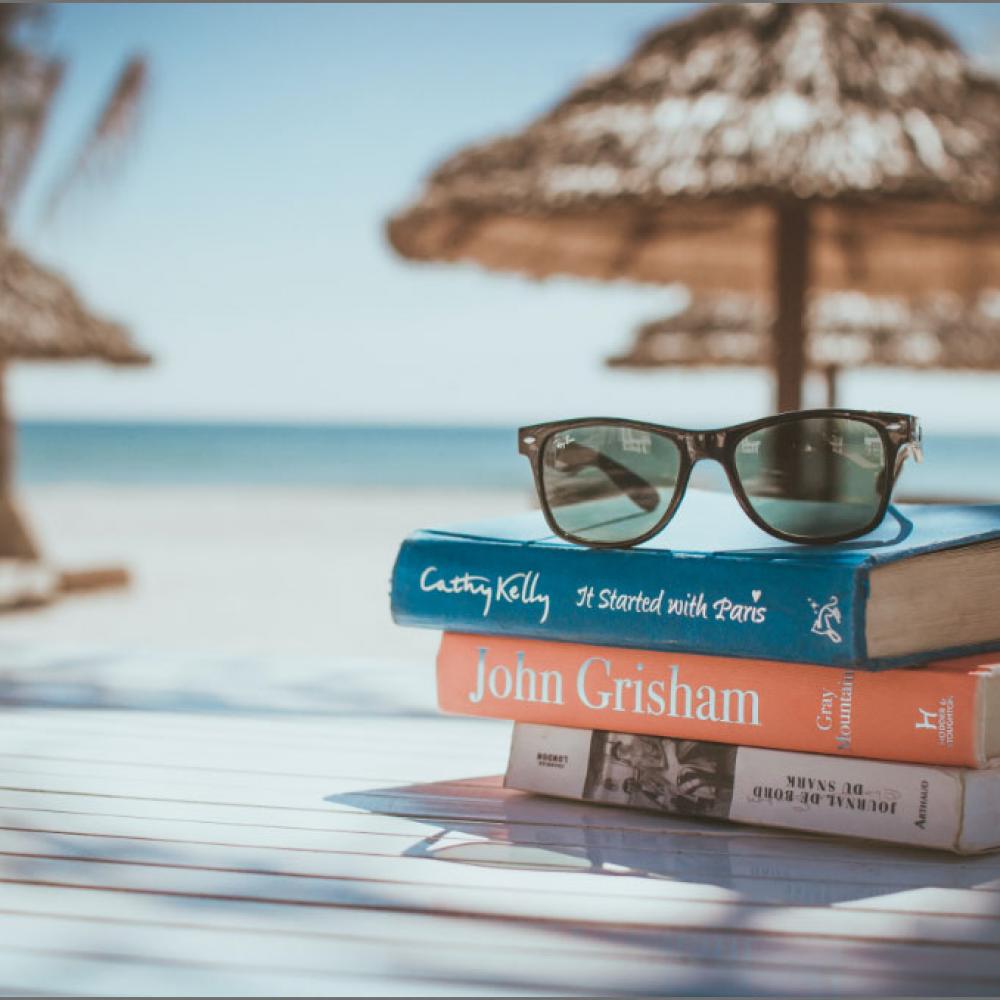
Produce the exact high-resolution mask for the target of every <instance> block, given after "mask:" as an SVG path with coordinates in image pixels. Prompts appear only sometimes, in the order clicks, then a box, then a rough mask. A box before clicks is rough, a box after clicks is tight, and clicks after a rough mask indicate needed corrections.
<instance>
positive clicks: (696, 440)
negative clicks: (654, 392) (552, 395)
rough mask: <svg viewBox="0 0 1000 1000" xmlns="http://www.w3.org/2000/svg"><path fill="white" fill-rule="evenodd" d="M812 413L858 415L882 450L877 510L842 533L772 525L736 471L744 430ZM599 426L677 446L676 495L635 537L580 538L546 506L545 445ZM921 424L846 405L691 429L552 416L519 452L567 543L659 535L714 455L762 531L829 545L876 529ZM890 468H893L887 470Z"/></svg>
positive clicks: (526, 432)
mask: <svg viewBox="0 0 1000 1000" xmlns="http://www.w3.org/2000/svg"><path fill="white" fill-rule="evenodd" d="M814 418H827V419H837V418H839V419H845V420H857V421H860V422H862V423H865V424H868V425H869V426H870V427H873V428H874V429H875V430H876V431H877V432H878V435H879V438H880V439H881V441H882V447H883V450H884V454H885V460H886V465H885V470H886V472H887V473H889V474H887V475H885V476H884V477H883V483H884V485H883V489H882V495H881V496H880V498H879V505H878V510H877V512H876V513H875V515H874V516H873V517H872V518H871V520H870V521H869V522H868V523H867V524H866V525H865V526H864V527H862V528H859V529H857V530H856V531H850V532H841V533H835V534H830V535H824V536H804V535H793V534H789V533H788V532H785V531H781V530H780V529H778V528H774V527H772V526H771V525H769V524H768V523H767V522H766V521H764V520H763V519H762V518H761V517H760V516H759V515H758V514H757V512H756V511H755V510H754V508H753V506H752V505H751V503H750V501H749V499H748V497H747V495H746V492H745V491H744V489H743V486H742V484H741V483H740V479H739V475H738V473H737V470H736V448H737V446H738V445H739V443H740V441H742V440H743V438H745V437H746V436H747V435H748V434H752V433H754V432H755V431H758V430H761V429H764V428H771V427H778V426H781V425H782V424H790V423H796V422H798V421H802V420H809V419H814ZM598 425H599V426H602V427H609V426H610V427H626V428H631V429H634V430H639V431H649V432H651V433H655V434H660V435H662V436H664V437H667V438H670V439H671V440H672V441H673V442H674V443H675V444H676V445H677V448H678V452H679V456H680V467H679V469H678V473H677V482H676V483H675V484H674V494H673V496H672V497H671V499H670V503H669V505H668V506H667V509H666V510H665V511H664V513H663V515H662V516H661V517H660V518H659V520H658V521H657V522H656V524H654V525H653V527H651V528H650V529H649V530H648V531H645V532H643V533H642V534H641V535H637V536H636V537H635V538H634V539H628V540H626V541H622V542H595V541H590V540H587V539H584V538H578V537H577V536H575V535H573V534H571V533H570V532H567V531H564V530H563V529H562V528H560V527H559V524H558V522H557V521H556V519H555V516H554V515H553V513H552V509H551V507H550V506H549V502H548V498H547V497H546V495H545V486H544V481H543V478H542V461H543V456H544V453H545V446H546V444H547V443H548V442H549V441H550V440H551V439H552V438H553V437H554V436H555V435H556V434H560V433H562V432H564V431H568V430H572V429H573V428H574V427H588V426H598ZM921 436H922V434H921V428H920V421H919V420H918V419H917V418H916V417H914V416H912V415H911V414H908V413H888V412H883V411H879V410H849V409H841V408H834V409H816V410H792V411H789V412H787V413H778V414H775V415H773V416H769V417H760V418H759V419H757V420H748V421H746V422H744V423H740V424H733V425H731V426H729V427H717V428H714V429H711V430H690V429H688V428H684V427H671V426H668V425H665V424H654V423H648V422H646V421H643V420H624V419H622V418H620V417H577V418H575V419H573V420H556V421H551V422H548V423H542V424H531V425H529V426H527V427H521V428H520V429H519V430H518V432H517V441H518V451H519V452H520V453H521V454H522V455H524V456H526V457H527V459H528V461H529V462H530V463H531V472H532V475H533V477H534V480H535V490H536V492H537V494H538V500H539V503H540V504H541V508H542V513H543V514H544V515H545V521H546V523H547V524H548V526H549V527H550V528H551V529H552V531H553V532H554V533H555V534H556V535H558V536H559V537H560V538H562V539H564V540H565V541H567V542H573V543H574V544H577V545H585V546H587V547H588V548H593V549H622V548H632V547H633V546H635V545H641V544H642V543H643V542H645V541H647V540H648V539H650V538H653V537H654V536H655V535H658V534H659V533H660V532H661V531H662V530H663V529H664V528H665V527H666V526H667V524H669V522H670V519H671V518H672V517H673V516H674V514H675V513H676V511H677V508H678V507H679V506H680V503H681V501H682V500H683V499H684V494H685V493H686V492H687V487H688V482H689V480H690V478H691V470H692V469H693V468H694V466H695V464H696V463H697V462H699V461H701V460H703V459H714V460H715V461H717V462H719V463H720V464H721V465H722V467H723V469H725V472H726V478H727V479H728V480H729V486H730V488H731V489H732V491H733V495H734V496H735V497H736V500H737V502H738V503H739V505H740V507H741V508H742V509H743V512H744V513H745V514H746V515H747V517H749V518H750V520H751V521H753V523H754V524H756V525H757V527H759V528H760V529H761V530H762V531H766V532H767V533H768V534H769V535H773V536H774V537H775V538H780V539H781V540H782V541H786V542H796V543H798V544H806V545H832V544H835V543H836V542H846V541H850V540H851V539H853V538H859V537H861V536H862V535H866V534H868V532H870V531H872V530H873V529H874V528H876V527H877V526H878V525H879V524H880V523H881V522H882V519H883V518H884V517H885V514H886V511H887V510H888V508H889V502H890V499H891V496H892V490H893V486H894V485H895V482H896V478H897V476H898V475H899V470H900V467H901V465H902V462H903V460H904V459H905V458H906V456H907V455H909V454H913V455H914V457H915V458H916V459H917V460H918V461H919V460H920V459H921V458H922V452H921ZM890 470H891V472H890Z"/></svg>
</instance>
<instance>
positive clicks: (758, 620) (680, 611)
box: [420, 566, 767, 625]
mask: <svg viewBox="0 0 1000 1000" xmlns="http://www.w3.org/2000/svg"><path fill="white" fill-rule="evenodd" d="M420 589H421V590H422V591H423V592H424V593H438V594H456V595H457V594H469V595H472V596H474V597H476V598H478V599H479V600H480V601H481V603H482V615H483V617H484V618H488V617H489V615H490V612H491V611H492V610H493V609H494V608H495V607H496V606H497V605H501V604H520V605H526V606H533V607H536V608H537V610H538V615H539V618H538V621H539V624H542V625H544V624H545V622H546V621H548V617H549V611H550V609H551V606H552V598H551V595H550V594H549V593H548V592H547V591H545V590H544V589H543V588H542V586H541V574H540V573H538V572H537V571H536V570H524V571H520V572H516V573H507V574H502V575H498V576H484V575H479V574H475V573H468V572H465V573H454V574H452V575H450V576H449V575H447V574H442V573H439V572H438V568H437V566H428V567H427V568H426V569H424V571H423V572H422V573H421V574H420ZM761 596H762V592H761V591H760V590H753V591H751V592H750V595H749V600H744V601H740V600H736V599H734V598H733V597H730V596H728V595H723V596H721V597H717V598H711V599H710V598H709V597H708V596H706V594H705V592H704V591H699V592H697V593H691V592H689V593H685V594H679V595H670V594H668V593H667V591H666V589H664V588H661V589H659V590H657V591H652V592H648V593H647V592H646V591H644V590H638V591H635V592H627V591H622V590H619V589H618V588H617V587H602V586H600V584H596V583H595V584H584V585H583V586H581V587H577V588H575V590H574V593H573V605H574V606H575V607H576V608H579V609H582V610H588V611H609V612H612V613H616V612H617V613H620V614H634V615H659V616H670V617H676V618H702V619H704V620H706V621H719V622H737V623H739V624H744V625H763V624H764V622H765V621H766V620H767V607H766V606H765V605H763V604H761V603H760V601H761Z"/></svg>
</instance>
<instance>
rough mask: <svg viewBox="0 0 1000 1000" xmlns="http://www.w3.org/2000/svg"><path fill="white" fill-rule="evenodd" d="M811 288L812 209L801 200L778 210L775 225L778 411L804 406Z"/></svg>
mask: <svg viewBox="0 0 1000 1000" xmlns="http://www.w3.org/2000/svg"><path fill="white" fill-rule="evenodd" d="M808 288H809V206H808V205H807V204H806V203H805V202H803V201H800V200H798V199H788V200H782V201H780V202H778V203H777V205H776V206H775V225H774V293H775V310H774V312H775V319H774V334H773V335H774V368H775V375H776V376H777V383H778V393H777V408H778V412H779V413H782V412H784V411H785V410H798V409H800V408H801V406H802V377H803V375H804V373H805V314H806V293H807V291H808Z"/></svg>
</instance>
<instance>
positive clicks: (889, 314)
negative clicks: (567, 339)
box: [606, 292, 1000, 406]
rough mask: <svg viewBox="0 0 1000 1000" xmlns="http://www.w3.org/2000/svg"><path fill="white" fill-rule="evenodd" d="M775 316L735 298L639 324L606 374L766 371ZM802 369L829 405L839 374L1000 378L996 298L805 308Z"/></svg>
mask: <svg viewBox="0 0 1000 1000" xmlns="http://www.w3.org/2000/svg"><path fill="white" fill-rule="evenodd" d="M772 325H773V316H772V313H771V311H770V309H769V308H768V307H767V305H766V304H764V303H761V302H760V301H759V300H754V299H750V298H747V297H745V296H740V295H728V296H717V297H714V298H701V299H698V300H695V301H694V302H693V303H692V304H691V305H690V306H689V307H688V308H687V309H684V310H683V311H681V312H678V313H675V314H672V315H670V316H665V317H663V318H661V319H657V320H653V321H651V322H649V323H643V324H642V325H641V326H639V327H638V328H637V329H636V331H635V334H634V335H633V338H632V342H631V343H630V344H629V346H628V347H627V348H626V350H625V351H623V352H622V353H620V354H616V355H612V356H611V357H609V358H607V359H606V363H607V365H608V366H609V367H611V368H628V369H645V370H648V369H663V368H714V367H718V368H764V367H767V366H769V365H770V364H771V363H772V362H773V354H772V352H773V340H772V337H771V327H772ZM808 327H809V335H808V337H807V339H806V344H805V363H806V367H807V368H808V369H810V370H812V371H819V372H822V373H823V374H824V375H825V377H826V383H827V396H828V399H827V402H828V404H829V405H830V406H833V405H835V403H836V396H837V376H838V374H839V372H840V371H841V369H843V368H861V367H869V366H872V367H876V366H878V367H886V368H907V369H911V370H917V371H927V370H932V369H947V370H951V371H986V372H997V371H1000V293H997V292H989V293H984V294H983V295H982V296H981V297H980V298H979V300H978V301H977V302H975V303H974V304H972V305H970V304H969V303H967V302H964V301H962V299H960V298H959V297H958V296H957V295H947V294H939V295H932V296H925V297H923V298H921V299H919V300H916V301H911V302H907V301H905V300H903V299H889V298H883V299H872V298H869V297H868V296H866V295H863V294H861V293H858V292H839V293H830V294H828V295H823V296H819V297H817V298H816V299H814V300H813V302H812V304H811V307H810V310H809V318H808Z"/></svg>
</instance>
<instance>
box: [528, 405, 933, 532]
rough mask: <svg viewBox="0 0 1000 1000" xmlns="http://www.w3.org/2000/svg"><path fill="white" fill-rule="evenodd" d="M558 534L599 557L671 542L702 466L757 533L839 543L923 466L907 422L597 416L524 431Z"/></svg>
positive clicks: (828, 415)
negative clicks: (902, 475)
mask: <svg viewBox="0 0 1000 1000" xmlns="http://www.w3.org/2000/svg"><path fill="white" fill-rule="evenodd" d="M518 450H519V451H520V452H521V454H522V455H526V456H527V458H528V459H529V461H530V462H531V468H532V472H533V473H534V477H535V486H536V488H537V490H538V498H539V500H540V501H541V505H542V511H543V513H544V514H545V519H546V520H547V521H548V524H549V527H550V528H551V529H552V530H553V531H554V532H555V533H556V534H557V535H559V536H560V537H561V538H565V539H566V540H567V541H570V542H578V543H580V544H582V545H589V546H591V547H594V548H624V547H627V546H630V545H637V544H639V542H644V541H645V540H646V539H647V538H651V537H652V536H653V535H655V534H656V533H657V532H659V531H661V530H662V529H663V528H664V526H665V525H666V524H667V522H668V521H669V520H670V518H671V517H673V515H674V512H675V511H676V510H677V507H678V505H679V504H680V502H681V498H682V497H683V496H684V491H685V490H686V489H687V484H688V480H689V478H690V476H691V469H692V467H693V466H694V464H695V462H698V461H700V460H701V459H703V458H711V459H715V461H717V462H720V463H721V464H722V466H723V468H724V469H725V470H726V475H727V476H728V478H729V484H730V486H731V487H732V490H733V493H734V494H735V495H736V499H737V500H738V501H739V503H740V506H741V507H742V508H743V510H744V511H745V512H746V514H747V516H748V517H749V518H750V520H751V521H753V522H754V523H755V524H756V525H757V526H758V527H760V528H763V529H764V531H766V532H768V533H769V534H771V535H774V536H775V537H776V538H781V539H784V540H785V541H789V542H803V543H819V544H830V543H833V542H841V541H846V540H847V539H849V538H857V537H858V536H859V535H863V534H865V533H867V532H869V531H871V530H872V529H873V528H875V527H877V526H878V524H879V523H880V522H881V520H882V518H883V517H884V516H885V512H886V509H887V508H888V506H889V496H890V494H891V493H892V488H893V486H894V484H895V482H896V478H897V476H898V475H899V470H900V468H901V466H902V464H903V460H904V459H905V458H906V456H907V455H913V457H914V459H915V460H916V461H918V462H919V461H922V460H923V453H922V451H921V447H920V422H919V421H918V420H917V418H916V417H912V416H909V415H908V414H905V413H872V412H868V411H865V410H840V409H837V410H800V411H796V412H793V413H780V414H778V415H777V416H773V417H764V418H763V419H761V420H751V421H749V422H747V423H743V424H736V425H734V426H732V427H722V428H719V429H717V430H708V431H691V430H683V429H681V428H678V427H663V426H661V425H659V424H648V423H643V422H641V421H637V420H617V419H614V418H606V417H588V418H585V419H580V420H560V421H556V422H554V423H547V424H535V425H533V426H531V427H522V428H521V429H520V430H519V431H518Z"/></svg>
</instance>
